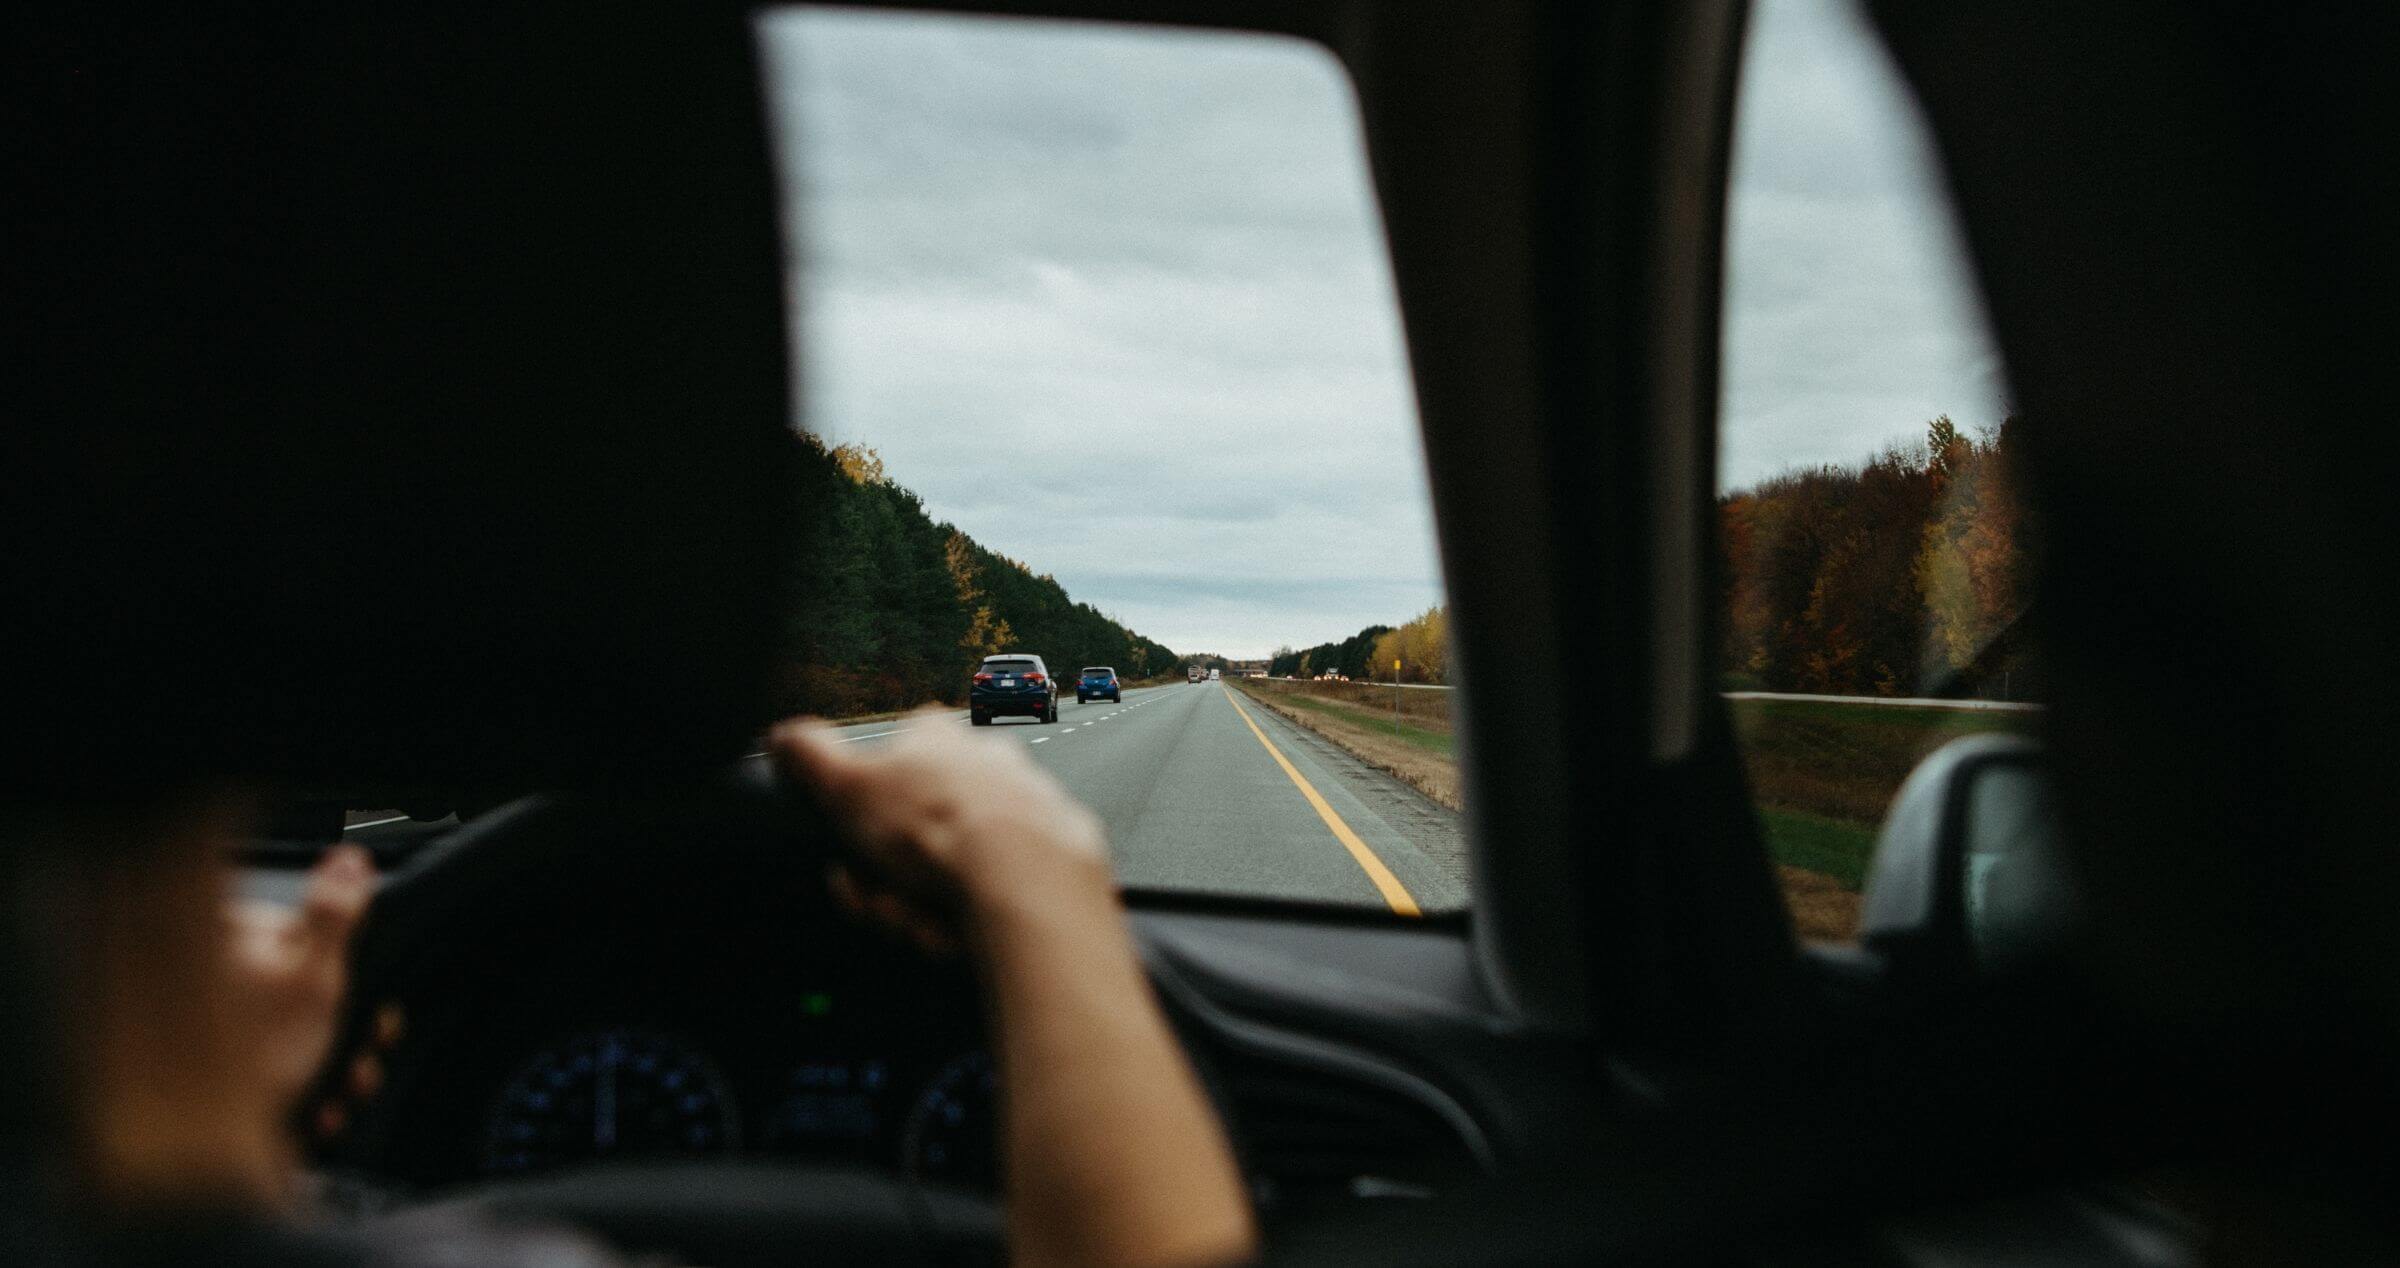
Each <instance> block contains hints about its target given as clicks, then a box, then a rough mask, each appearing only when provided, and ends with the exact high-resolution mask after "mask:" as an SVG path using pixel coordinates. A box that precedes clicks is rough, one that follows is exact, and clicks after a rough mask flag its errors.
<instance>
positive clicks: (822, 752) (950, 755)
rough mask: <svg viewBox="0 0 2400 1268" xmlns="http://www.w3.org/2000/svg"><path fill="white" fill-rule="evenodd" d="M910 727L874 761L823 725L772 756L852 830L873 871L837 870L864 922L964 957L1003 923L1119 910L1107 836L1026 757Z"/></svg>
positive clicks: (915, 718)
mask: <svg viewBox="0 0 2400 1268" xmlns="http://www.w3.org/2000/svg"><path fill="white" fill-rule="evenodd" d="M947 721H948V719H947V718H945V717H944V715H942V714H941V713H940V712H939V711H937V710H933V709H921V710H919V711H917V712H916V713H913V714H911V715H909V721H908V725H907V726H906V727H905V728H904V730H903V733H902V734H900V735H898V736H895V737H893V738H892V739H891V740H890V741H889V742H887V743H884V744H881V745H878V746H876V747H875V748H873V749H872V750H870V749H868V748H866V747H865V746H863V745H846V744H841V743H838V742H836V738H835V732H834V730H833V728H831V727H829V726H827V725H825V724H824V723H822V722H815V721H799V722H789V723H785V724H784V725H782V726H780V727H778V728H776V730H775V732H774V734H773V735H772V736H771V737H770V738H769V744H768V751H769V753H770V754H771V755H772V756H773V758H774V760H775V761H776V763H777V764H778V765H779V766H780V767H781V768H782V769H783V770H784V772H785V773H786V774H788V775H790V776H791V777H792V778H794V779H796V780H798V781H800V782H801V783H802V784H803V785H805V786H807V787H808V788H810V789H812V790H813V791H814V792H815V793H816V794H817V796H818V798H819V799H820V801H822V803H823V804H824V805H825V807H826V809H828V810H829V811H830V812H832V814H833V815H834V816H835V818H836V819H837V820H839V821H840V822H841V823H842V825H843V826H844V827H845V828H846V829H847V830H848V834H849V840H850V843H851V844H852V845H853V846H854V847H855V849H856V851H857V854H858V856H859V861H860V863H861V864H862V865H861V866H858V867H845V866H837V867H836V868H835V869H834V873H833V876H832V878H831V882H832V886H833V892H834V895H835V897H836V898H837V899H839V900H840V901H841V902H842V903H843V904H844V905H845V906H847V907H849V908H850V909H851V910H853V911H854V912H857V913H859V914H861V915H864V916H865V917H867V918H869V919H871V920H874V921H876V922H877V923H880V924H882V925H884V926H886V927H888V928H890V929H892V930H893V931H895V932H897V933H900V934H902V935H903V936H906V937H908V938H910V939H912V940H913V941H915V942H916V943H917V944H918V945H920V946H922V947H923V948H925V949H926V950H927V951H930V952H942V951H948V950H952V949H955V948H957V947H958V946H959V944H960V943H961V942H962V940H968V939H972V938H974V937H975V936H976V935H977V934H978V932H979V928H980V927H981V926H982V925H984V924H986V923H987V922H988V921H989V920H990V919H991V918H992V917H993V916H995V915H997V914H1000V913H1003V912H1007V911H1011V910H1019V909H1022V908H1023V907H1025V906H1026V905H1028V904H1033V905H1059V904H1064V905H1074V906H1088V905H1091V904H1110V903H1113V902H1114V895H1115V882H1114V880H1113V878H1112V877H1111V875H1110V872H1109V866H1108V851H1107V847H1106V845H1105V843H1104V840H1103V838H1102V835H1101V831H1100V822H1099V820H1098V819H1097V818H1096V817H1095V816H1094V815H1093V814H1092V812H1091V811H1090V810H1088V809H1085V808H1084V806H1083V805H1082V803H1080V802H1078V801H1076V800H1075V799H1074V798H1072V797H1070V796H1068V795H1067V792H1066V790H1065V789H1064V788H1061V787H1060V786H1059V784H1058V781H1056V780H1054V779H1052V778H1051V777H1050V775H1049V774H1048V773H1047V772H1045V771H1043V770H1042V769H1041V768H1040V767H1038V766H1036V765H1034V764H1033V762H1032V760H1031V759H1030V758H1029V757H1027V756H1026V754H1025V751H1024V749H1023V748H1021V747H1020V746H1018V745H1015V744H1012V743H1009V742H1007V741H1006V740H1001V739H996V738H994V737H990V736H983V735H974V734H971V733H969V732H968V731H967V730H966V729H965V728H963V727H957V726H951V725H946V724H945V723H947Z"/></svg>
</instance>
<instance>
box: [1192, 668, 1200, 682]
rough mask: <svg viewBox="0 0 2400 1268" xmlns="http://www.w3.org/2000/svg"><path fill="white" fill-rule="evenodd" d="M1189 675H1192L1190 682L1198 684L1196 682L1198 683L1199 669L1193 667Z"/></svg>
mask: <svg viewBox="0 0 2400 1268" xmlns="http://www.w3.org/2000/svg"><path fill="white" fill-rule="evenodd" d="M1191 675H1192V681H1193V682H1198V681H1200V667H1199V666H1198V665H1194V666H1192V667H1191Z"/></svg>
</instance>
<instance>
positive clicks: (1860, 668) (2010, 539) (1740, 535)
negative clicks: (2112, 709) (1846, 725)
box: [1717, 415, 2039, 696]
mask: <svg viewBox="0 0 2400 1268" xmlns="http://www.w3.org/2000/svg"><path fill="white" fill-rule="evenodd" d="M2012 427H2013V421H2012V420H2003V421H2002V422H2001V424H2000V425H1999V426H1998V427H1997V428H1994V429H1992V430H1990V431H1988V432H1984V433H1982V434H1980V435H1970V434H1968V433H1966V432H1963V431H1961V430H1960V429H1959V427H1958V426H1957V425H1956V424H1955V423H1953V422H1952V421H1951V420H1950V418H1949V416H1947V415H1943V416H1941V417H1938V418H1935V419H1934V420H1933V421H1932V422H1931V423H1929V424H1928V425H1927V426H1926V435H1925V440H1924V442H1923V444H1922V445H1897V444H1896V445H1892V446H1889V447H1887V448H1886V449H1885V450H1884V451H1883V452H1882V453H1881V454H1878V455H1876V456H1874V457H1872V458H1870V459H1868V460H1867V461H1866V462H1865V463H1863V464H1862V465H1860V466H1858V467H1856V468H1850V467H1838V466H1826V467H1819V468H1815V469H1812V470H1805V471H1794V472H1788V473H1786V474H1784V475H1780V476H1777V477H1775V478H1774V479H1771V480H1768V481H1765V482H1763V483H1761V484H1759V485H1756V486H1754V487H1752V488H1748V489H1741V490H1737V491H1734V492H1732V493H1728V494H1725V495H1723V496H1722V497H1720V498H1719V499H1718V500H1717V515H1718V529H1719V545H1720V547H1721V549H1722V551H1723V560H1722V563H1723V569H1722V573H1721V575H1722V578H1723V586H1722V588H1721V590H1720V592H1719V595H1718V601H1719V603H1720V605H1721V606H1720V609H1719V612H1720V618H1721V628H1722V629H1723V630H1724V632H1725V645H1724V651H1723V663H1722V668H1723V671H1724V681H1725V683H1726V685H1727V686H1728V687H1729V688H1735V689H1742V688H1748V689H1757V690H1767V691H1802V692H1827V693H1833V694H1840V695H1886V696H1909V695H1935V694H2000V685H2001V684H2002V683H2003V682H2007V683H2009V684H2010V687H2011V689H2012V690H2013V691H2014V692H2015V693H2016V694H2020V695H2022V694H2026V693H2028V692H2031V691H2038V689H2039V688H2038V683H2037V682H2036V681H2035V679H2034V677H2033V674H2034V672H2035V670H2034V667H2033V666H2031V665H2030V664H2029V663H2028V662H2027V661H2026V660H2025V658H2024V657H2023V656H2022V655H2021V654H2020V652H2019V647H2020V640H2019V639H2018V638H2017V636H2016V626H2015V621H2016V618H2017V617H2018V616H2019V614H2020V613H2021V612H2022V610H2023V607H2024V603H2025V600H2026V599H2027V597H2028V596H2029V595H2030V594H2031V588H2030V586H2031V577H2030V575H2029V572H2028V569H2029V567H2030V565H2029V562H2028V561H2029V560H2030V559H2031V558H2032V557H2033V555H2034V551H2033V550H2032V549H2031V543H2030V541H2029V540H2028V538H2029V533H2030V529H2029V526H2028V524H2027V521H2026V519H2025V516H2024V513H2023V511H2022V509H2021V504H2020V502H2019V501H2018V499H2017V498H2016V496H2015V494H2014V492H2013V489H2012V484H2011V476H2010V469H2011V466H2012V463H2013V462H2014V460H2015V457H2016V452H2017V449H2016V445H2017V442H2016V441H2015V440H2014V438H2013V436H2014V433H2013V432H2012ZM2004 675H2007V676H2005V677H2004ZM2012 679H2013V681H2012Z"/></svg>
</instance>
